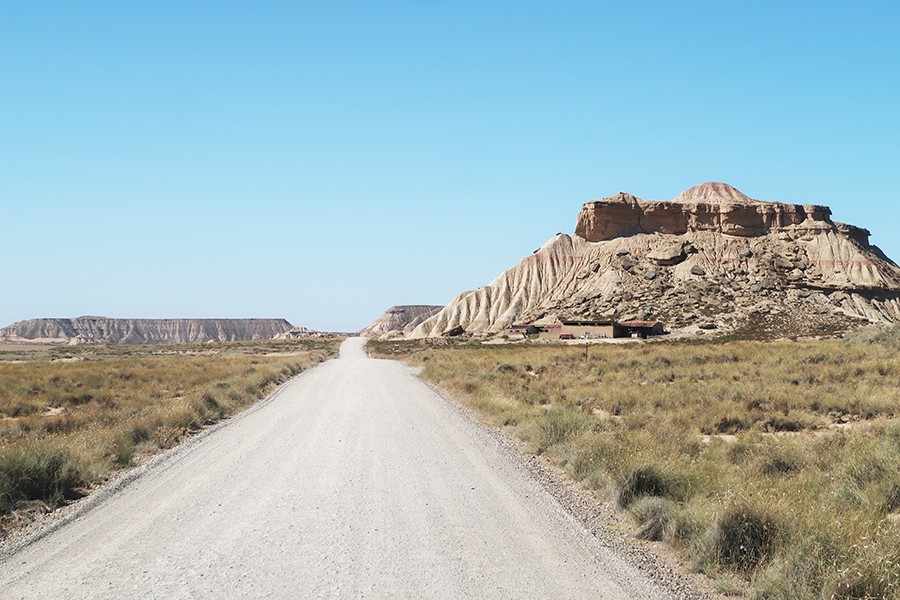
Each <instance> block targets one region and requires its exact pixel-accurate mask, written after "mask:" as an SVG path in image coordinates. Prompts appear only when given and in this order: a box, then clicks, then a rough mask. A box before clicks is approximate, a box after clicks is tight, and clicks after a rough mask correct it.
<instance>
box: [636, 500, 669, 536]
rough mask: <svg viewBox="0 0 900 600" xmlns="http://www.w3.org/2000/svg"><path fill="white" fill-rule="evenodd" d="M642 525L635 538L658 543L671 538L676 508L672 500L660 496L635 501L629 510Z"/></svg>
mask: <svg viewBox="0 0 900 600" xmlns="http://www.w3.org/2000/svg"><path fill="white" fill-rule="evenodd" d="M629 511H630V512H631V515H632V516H633V517H634V518H635V520H636V521H637V522H638V524H639V525H640V529H638V531H637V533H636V534H635V537H637V538H638V539H642V540H648V541H652V542H658V541H660V540H663V539H665V538H667V537H670V534H669V532H670V530H671V527H672V524H673V521H674V515H675V507H674V505H673V504H672V502H671V501H670V500H667V499H666V498H660V497H658V496H646V497H644V498H640V499H638V500H636V501H634V502H633V503H632V504H631V507H630V508H629Z"/></svg>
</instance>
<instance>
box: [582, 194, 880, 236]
mask: <svg viewBox="0 0 900 600" xmlns="http://www.w3.org/2000/svg"><path fill="white" fill-rule="evenodd" d="M836 227H837V224H835V223H832V221H831V210H830V209H829V208H828V207H827V206H818V205H814V204H784V203H781V202H763V201H760V200H753V199H751V198H749V197H748V196H746V195H744V194H742V193H741V192H740V191H738V190H736V189H735V188H733V187H731V186H730V185H728V184H725V183H715V182H709V183H703V184H701V185H698V186H695V187H692V188H690V189H689V190H686V191H684V192H682V193H681V194H679V195H678V197H676V198H675V200H674V201H672V202H661V201H653V200H649V201H648V200H640V199H639V198H636V197H635V196H632V195H631V194H626V193H619V194H617V195H615V196H612V197H610V198H604V199H603V200H596V201H594V202H588V203H587V204H585V205H584V207H583V208H582V209H581V214H579V215H578V224H577V225H576V227H575V235H577V236H579V237H581V238H584V239H585V240H587V241H589V242H601V241H605V240H611V239H615V238H619V237H627V236H631V235H637V234H639V233H668V234H673V235H683V234H686V233H688V232H691V231H714V232H717V233H724V234H726V235H736V236H742V237H757V236H763V235H768V234H770V233H777V232H780V231H789V232H792V233H815V232H818V231H823V230H833V229H835V228H836ZM854 230H855V235H856V236H858V237H859V238H860V239H862V238H865V243H868V232H867V231H866V230H864V229H861V228H854Z"/></svg>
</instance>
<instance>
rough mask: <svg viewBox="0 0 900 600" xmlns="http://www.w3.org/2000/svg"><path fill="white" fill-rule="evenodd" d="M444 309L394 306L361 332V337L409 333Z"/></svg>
mask: <svg viewBox="0 0 900 600" xmlns="http://www.w3.org/2000/svg"><path fill="white" fill-rule="evenodd" d="M442 308H444V307H443V306H433V305H429V304H410V305H404V306H392V307H390V308H389V309H387V310H386V311H385V313H384V314H383V315H381V316H380V317H378V318H377V319H375V320H374V321H372V322H371V323H370V324H369V325H367V326H366V327H365V328H363V329H362V331H360V335H363V336H367V337H372V336H378V335H390V334H401V333H409V332H411V331H412V330H413V329H415V328H416V327H418V326H419V324H420V323H422V322H424V321H425V320H426V319H428V318H429V317H431V316H432V315H434V314H436V313H437V312H438V311H439V310H441V309H442Z"/></svg>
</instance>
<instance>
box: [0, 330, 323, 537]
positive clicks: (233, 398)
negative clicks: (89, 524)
mask: <svg viewBox="0 0 900 600" xmlns="http://www.w3.org/2000/svg"><path fill="white" fill-rule="evenodd" d="M338 345H339V340H337V339H310V340H292V341H278V342H274V341H273V342H235V343H222V344H181V345H159V346H124V345H123V346H75V347H68V346H66V347H58V348H53V349H46V350H40V351H36V352H34V353H32V355H26V356H25V357H24V358H25V359H24V360H23V356H22V353H21V352H15V351H10V352H9V353H7V354H5V355H0V534H2V530H3V529H4V528H8V527H11V526H15V525H16V524H18V523H20V522H22V521H27V520H28V519H30V518H31V516H33V514H34V513H35V512H41V511H46V510H49V509H52V508H53V507H55V506H56V505H58V504H60V503H61V502H64V501H65V500H66V499H70V498H75V497H78V496H79V495H81V494H83V493H84V492H85V491H86V490H87V489H88V488H89V487H90V486H91V485H93V484H96V483H98V482H100V481H102V480H104V479H105V478H106V477H107V476H108V475H109V474H110V473H111V472H113V471H115V470H117V469H120V468H123V467H127V466H130V465H131V464H132V463H133V461H134V460H136V459H137V458H139V457H141V456H145V455H148V454H151V453H153V452H155V451H157V450H160V449H163V448H168V447H171V446H173V445H175V444H177V443H178V442H179V441H180V440H182V439H183V438H184V437H185V436H186V435H189V434H190V433H191V432H193V431H197V430H199V429H200V428H201V427H203V426H204V425H208V424H211V423H213V422H215V421H217V420H219V419H221V418H223V417H227V416H229V415H232V414H235V413H236V412H239V411H240V410H242V409H244V408H246V407H247V406H249V405H250V404H252V403H254V402H255V401H256V400H258V399H260V398H262V397H264V396H266V395H267V394H268V393H269V392H271V391H272V389H273V388H274V387H275V386H276V385H278V384H279V383H281V382H283V381H285V380H287V379H288V378H290V377H291V376H293V375H296V374H297V373H299V372H301V371H303V370H305V369H307V368H310V367H312V366H314V365H316V364H318V363H320V362H322V361H323V360H325V359H327V358H329V357H331V356H335V355H336V354H337V349H338Z"/></svg>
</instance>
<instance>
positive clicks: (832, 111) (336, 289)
mask: <svg viewBox="0 0 900 600" xmlns="http://www.w3.org/2000/svg"><path fill="white" fill-rule="evenodd" d="M16 4H17V5H14V4H13V3H6V4H5V5H4V6H3V7H2V8H0V164H2V171H0V174H2V175H0V226H2V232H0V252H2V262H0V280H2V281H3V287H2V290H3V291H2V294H0V325H5V324H8V323H11V322H13V321H15V320H19V319H25V318H33V317H49V316H77V315H81V314H102V315H108V316H119V317H251V316H253V317H285V318H287V319H288V320H290V321H291V322H292V323H294V324H297V325H305V326H308V327H313V328H317V329H326V330H353V329H357V328H359V327H361V326H363V325H365V324H366V323H368V322H369V321H371V320H372V319H374V318H375V317H377V316H378V315H379V314H380V313H381V312H382V311H383V310H384V309H386V308H387V307H388V306H390V305H392V304H404V303H434V304H443V303H445V302H447V301H449V300H450V299H451V298H452V297H453V296H455V295H456V294H457V293H458V292H460V291H462V290H465V289H472V288H476V287H478V286H480V285H483V284H485V283H488V282H489V281H491V280H492V279H493V278H494V277H495V276H496V275H497V274H499V273H500V272H501V271H502V270H503V269H505V268H508V267H510V266H512V265H513V264H515V263H516V262H517V261H518V260H519V259H521V258H523V257H524V256H526V255H528V254H529V253H530V252H531V251H532V250H534V249H535V248H537V247H538V246H540V245H541V244H542V243H543V242H544V241H546V240H547V239H549V238H550V237H551V236H553V235H554V234H555V233H556V232H557V231H564V232H571V231H572V230H573V229H574V226H575V218H576V216H577V213H578V210H579V208H580V207H581V204H582V203H583V202H585V201H588V200H591V199H596V198H601V197H604V196H609V195H612V194H614V193H616V192H619V191H628V192H631V193H633V194H635V195H637V196H639V197H641V198H646V199H671V198H673V197H674V196H676V195H677V194H678V193H679V192H681V191H682V190H684V189H686V188H688V187H690V186H692V185H695V184H697V183H701V182H703V181H710V180H712V181H725V182H728V183H731V184H732V185H735V186H736V187H738V188H739V189H741V190H742V191H743V192H744V193H746V194H748V195H750V196H752V197H754V198H760V199H765V200H780V201H786V202H797V203H818V204H826V205H829V206H831V208H832V211H833V217H834V218H835V220H840V221H845V222H849V223H853V224H857V225H861V226H865V227H867V228H869V229H870V230H871V231H872V234H873V235H872V242H873V243H875V244H877V245H879V246H880V247H881V248H882V249H883V250H884V251H885V252H886V253H887V254H888V255H889V256H891V257H892V258H894V259H895V260H898V259H900V236H898V235H897V234H898V232H900V227H898V226H900V207H898V197H897V195H898V190H900V135H898V133H900V77H898V76H897V73H898V70H900V65H898V62H900V8H898V7H900V5H898V4H897V3H896V2H856V3H850V2H828V1H824V2H823V1H819V2H790V3H785V2H766V1H763V2H752V3H746V2H745V3H733V2H720V1H719V2H628V3H625V2H561V3H547V2H527V1H526V2H521V1H520V2H492V3H484V2H445V1H438V0H416V1H413V0H410V1H405V2H390V1H382V2H329V3H323V2H316V3H306V2H264V3H259V2H254V3H251V2H227V1H226V2H221V1H220V2H192V1H189V0H188V1H179V2H165V1H163V2H153V3H149V2H129V3H122V2H90V3H73V2H40V1H36V2H27V3H25V2H23V3H16Z"/></svg>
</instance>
